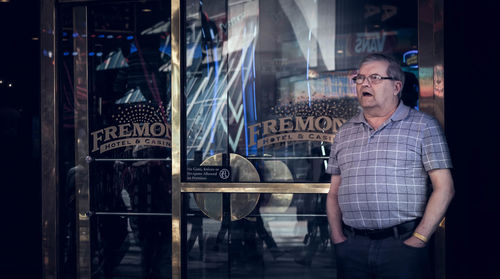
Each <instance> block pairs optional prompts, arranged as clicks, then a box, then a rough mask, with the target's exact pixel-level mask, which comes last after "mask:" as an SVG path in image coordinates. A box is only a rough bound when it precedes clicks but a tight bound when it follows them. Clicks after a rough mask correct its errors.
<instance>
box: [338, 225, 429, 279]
mask: <svg viewBox="0 0 500 279" xmlns="http://www.w3.org/2000/svg"><path fill="white" fill-rule="evenodd" d="M344 233H345V235H346V237H347V240H346V241H344V242H341V243H339V244H336V245H335V253H336V256H337V278H339V279H351V278H352V279H364V278H370V279H428V278H431V277H430V258H429V249H428V247H424V248H413V247H410V246H408V245H406V244H404V243H403V241H404V240H406V239H407V238H409V237H410V236H411V234H412V232H407V233H405V234H402V235H400V236H399V237H396V236H390V237H387V238H384V239H376V240H374V239H370V238H369V237H366V236H361V235H355V234H354V233H353V232H351V231H347V230H344Z"/></svg>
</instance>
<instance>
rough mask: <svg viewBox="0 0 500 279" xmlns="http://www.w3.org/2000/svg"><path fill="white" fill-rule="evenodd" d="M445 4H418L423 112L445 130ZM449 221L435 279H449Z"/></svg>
mask: <svg viewBox="0 0 500 279" xmlns="http://www.w3.org/2000/svg"><path fill="white" fill-rule="evenodd" d="M443 2H444V1H443V0H433V1H427V0H419V1H418V52H419V53H418V65H419V73H418V74H419V84H420V96H419V107H420V109H421V110H422V111H424V112H427V113H428V114H430V115H433V116H434V117H436V119H438V120H439V122H440V123H441V125H442V126H444V53H443V51H444V45H443V38H444V26H443V10H444V9H443V4H444V3H443ZM445 243H446V242H445V219H443V220H442V221H441V223H440V224H439V227H438V229H437V231H436V232H435V234H434V243H433V247H434V250H433V251H434V278H436V279H444V278H446V273H445V270H446V268H445V267H446V255H445Z"/></svg>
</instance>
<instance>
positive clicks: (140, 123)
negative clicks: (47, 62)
mask: <svg viewBox="0 0 500 279" xmlns="http://www.w3.org/2000/svg"><path fill="white" fill-rule="evenodd" d="M58 15H59V23H60V28H59V30H58V32H59V33H58V34H59V36H58V37H59V41H58V46H59V48H58V53H57V55H58V57H59V64H58V68H59V71H58V73H59V76H58V80H59V90H60V103H61V104H62V105H61V111H60V131H61V132H60V134H61V135H60V137H61V143H62V146H61V176H62V177H61V179H60V180H61V181H62V184H63V185H62V187H61V192H60V195H61V200H62V201H63V204H62V205H63V207H64V210H63V211H62V214H61V216H60V218H61V223H62V226H61V235H63V239H64V242H63V243H62V245H61V246H62V247H61V249H62V255H63V257H62V265H61V266H62V274H63V276H62V277H63V278H170V277H171V274H172V268H171V266H172V252H171V251H172V209H171V201H172V187H171V165H172V159H171V127H170V119H171V105H170V94H171V93H170V84H171V76H170V63H171V58H170V57H171V49H170V2H169V1H137V2H132V1H123V2H117V1H114V2H105V3H99V2H97V3H96V2H93V3H83V4H79V5H74V4H65V5H61V6H60V7H59V9H58ZM75 210H76V212H75Z"/></svg>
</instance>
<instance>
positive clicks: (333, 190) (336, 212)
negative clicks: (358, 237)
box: [326, 176, 346, 243]
mask: <svg viewBox="0 0 500 279" xmlns="http://www.w3.org/2000/svg"><path fill="white" fill-rule="evenodd" d="M339 186H340V176H332V181H331V185H330V191H329V192H328V196H327V199H326V215H327V216H328V223H329V224H330V229H331V232H332V235H331V237H332V241H333V243H339V242H342V241H344V240H345V239H346V238H345V236H344V233H343V232H342V213H341V212H340V207H339V202H338V196H337V193H338V187H339Z"/></svg>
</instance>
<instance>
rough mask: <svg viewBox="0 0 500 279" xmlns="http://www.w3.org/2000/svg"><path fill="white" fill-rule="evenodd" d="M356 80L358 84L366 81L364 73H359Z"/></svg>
mask: <svg viewBox="0 0 500 279" xmlns="http://www.w3.org/2000/svg"><path fill="white" fill-rule="evenodd" d="M353 80H354V82H356V83H357V84H362V83H363V81H365V76H362V75H357V76H355V77H354V78H353Z"/></svg>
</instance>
